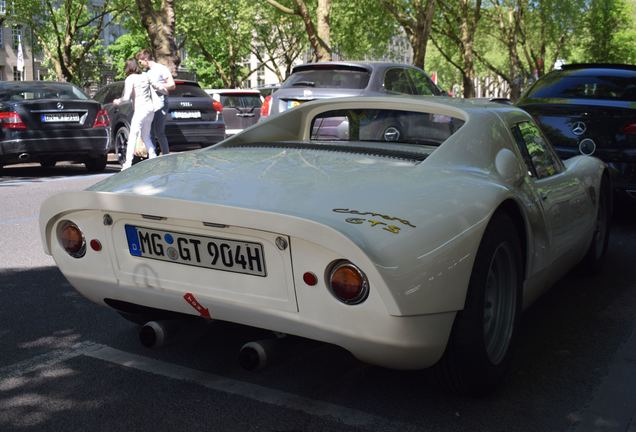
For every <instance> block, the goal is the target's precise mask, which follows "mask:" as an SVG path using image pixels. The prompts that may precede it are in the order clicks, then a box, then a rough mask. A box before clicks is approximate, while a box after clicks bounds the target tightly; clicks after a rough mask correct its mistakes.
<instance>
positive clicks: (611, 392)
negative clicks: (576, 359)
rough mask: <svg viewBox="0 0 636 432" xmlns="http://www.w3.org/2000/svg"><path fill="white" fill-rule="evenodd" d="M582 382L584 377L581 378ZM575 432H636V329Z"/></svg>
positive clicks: (614, 362) (621, 349) (620, 351)
mask: <svg viewBox="0 0 636 432" xmlns="http://www.w3.org/2000/svg"><path fill="white" fill-rule="evenodd" d="M581 379H583V380H584V379H585V377H581ZM582 414H583V415H582V418H581V421H580V422H579V423H577V424H576V425H575V426H574V427H573V428H572V429H571V430H572V431H574V432H636V329H634V330H632V334H631V336H630V337H629V339H628V340H627V342H625V344H624V345H623V346H622V347H621V348H620V349H619V350H618V352H617V353H616V358H615V359H614V361H613V362H612V364H611V365H610V368H609V371H608V374H607V376H606V377H605V379H604V380H603V382H602V383H601V385H600V386H599V389H598V391H597V392H596V395H595V396H594V399H593V400H592V402H591V403H590V405H589V406H588V407H587V408H585V410H584V411H583V413H582Z"/></svg>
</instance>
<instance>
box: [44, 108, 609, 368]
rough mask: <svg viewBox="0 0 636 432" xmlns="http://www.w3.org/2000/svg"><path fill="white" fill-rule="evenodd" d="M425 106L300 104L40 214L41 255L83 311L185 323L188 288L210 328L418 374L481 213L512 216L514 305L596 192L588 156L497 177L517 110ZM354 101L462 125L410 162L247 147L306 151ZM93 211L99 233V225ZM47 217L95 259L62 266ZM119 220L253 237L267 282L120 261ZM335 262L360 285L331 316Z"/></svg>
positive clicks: (458, 303)
mask: <svg viewBox="0 0 636 432" xmlns="http://www.w3.org/2000/svg"><path fill="white" fill-rule="evenodd" d="M439 100H440V99H439V98H436V99H434V100H432V99H426V98H423V99H403V98H377V99H376V98H373V99H372V98H347V99H341V100H329V101H323V102H315V103H308V104H305V105H302V106H301V107H299V108H295V109H293V110H290V111H288V112H286V113H284V114H281V115H279V116H276V117H273V118H272V119H270V120H268V121H266V122H263V123H261V124H259V125H257V126H254V127H252V128H249V129H247V130H246V131H245V132H243V133H241V134H238V135H237V136H235V137H232V138H230V139H228V140H226V141H225V142H224V143H222V144H221V145H217V146H215V147H213V148H209V149H204V150H201V151H196V152H190V153H187V154H185V153H184V154H175V155H169V156H166V157H162V158H157V159H154V160H151V161H147V162H143V163H141V164H139V165H136V166H135V167H133V168H131V169H129V170H126V171H124V172H122V173H120V174H117V175H114V176H112V177H110V178H109V179H107V180H105V181H103V182H101V183H99V184H97V185H95V186H94V187H92V188H90V189H89V190H87V191H83V192H72V193H66V194H62V195H60V196H57V197H53V198H51V199H49V200H48V201H47V202H46V203H44V205H43V207H42V211H41V216H40V223H41V228H42V238H43V242H44V245H45V249H46V250H47V251H48V252H49V253H51V255H52V256H53V257H54V259H55V260H56V262H57V264H58V266H59V267H60V269H61V270H62V272H63V273H64V274H65V276H66V277H67V278H68V279H69V281H70V282H71V283H72V284H73V285H74V286H75V287H76V288H77V289H78V291H80V292H81V293H82V294H84V295H85V296H87V297H88V298H90V299H91V300H93V301H95V302H98V303H103V301H104V299H105V298H111V299H117V300H121V301H126V302H130V303H135V304H139V305H143V306H148V307H153V308H158V309H165V310H172V311H176V312H181V313H187V314H196V311H195V310H194V309H193V308H192V307H191V306H190V305H189V304H187V303H186V302H185V301H184V300H183V295H184V294H185V293H186V292H189V293H193V294H194V295H195V296H196V297H197V299H198V300H199V302H200V303H201V304H203V305H204V306H205V307H207V308H209V310H210V313H211V315H212V317H213V318H218V319H222V320H227V321H232V322H238V323H242V324H247V325H253V326H257V327H262V328H267V329H271V330H275V331H279V332H285V333H290V334H295V335H299V336H303V337H308V338H312V339H316V340H321V341H325V342H329V343H334V344H337V345H340V346H343V347H344V348H346V349H348V350H350V351H351V352H352V353H353V354H354V355H356V356H357V357H359V358H360V359H363V360H365V361H368V362H370V363H374V364H378V365H383V366H389V367H394V368H406V369H412V368H421V367H428V366H431V365H433V364H434V363H435V362H437V361H438V360H439V358H440V357H441V355H442V354H443V352H444V349H445V346H446V342H447V340H448V337H449V334H450V330H451V327H452V324H453V320H454V317H455V314H456V312H457V311H458V310H461V309H462V308H463V305H464V300H465V297H466V290H467V287H468V281H469V279H470V274H471V271H472V265H473V261H474V257H475V253H476V251H477V248H478V247H479V244H480V241H481V238H482V235H483V232H484V230H485V228H486V226H487V225H488V223H489V221H490V218H491V217H492V215H493V214H494V212H495V211H496V210H497V209H498V208H499V207H500V206H501V205H502V203H504V202H506V203H508V204H509V205H514V206H515V208H517V209H518V212H519V215H520V218H521V219H520V221H519V223H520V226H522V229H523V231H525V234H526V241H525V243H526V251H525V255H526V281H525V291H524V300H525V303H526V304H529V303H530V302H531V301H532V300H534V298H536V297H537V296H538V295H539V294H540V293H541V292H542V291H543V290H544V289H546V288H547V287H548V286H549V285H550V284H551V283H553V282H554V281H555V280H557V279H558V278H559V277H561V275H562V274H563V273H564V272H566V271H567V270H568V269H569V268H571V266H572V265H574V264H575V263H576V262H578V261H579V260H580V259H581V258H582V256H583V254H584V253H585V251H586V250H587V247H588V245H589V244H590V241H591V239H592V233H593V229H594V223H595V215H596V207H595V199H596V198H597V196H594V197H592V195H593V194H592V193H591V192H590V191H593V192H595V193H596V194H598V190H599V184H600V178H601V175H602V172H603V169H604V165H603V164H602V163H601V162H600V161H598V160H596V159H594V158H590V157H577V158H573V159H572V160H570V161H568V162H567V166H568V169H567V170H566V171H565V172H564V173H562V174H559V175H557V176H554V178H549V179H546V180H538V181H537V180H536V179H533V178H531V177H530V176H528V175H527V174H525V170H524V169H523V168H522V162H521V159H520V161H519V164H520V165H519V166H520V168H519V170H515V167H514V163H513V162H511V159H510V155H506V156H505V158H504V157H500V158H499V160H500V162H499V167H500V168H499V169H500V170H503V171H505V172H504V173H500V172H499V171H498V170H497V163H496V160H497V154H499V153H500V152H501V150H502V149H507V151H511V152H512V153H514V154H515V155H517V157H519V154H518V149H516V147H515V146H514V141H513V137H512V135H511V133H510V131H509V128H510V127H511V126H512V125H514V124H515V122H518V121H527V120H528V119H529V117H528V116H527V114H525V113H523V112H522V111H520V110H517V109H515V108H512V107H506V106H496V105H483V106H482V105H479V104H471V103H457V102H451V101H448V102H446V101H443V102H440V101H439ZM365 106H374V107H386V108H398V109H407V110H415V111H426V112H435V113H437V114H440V115H449V116H453V117H458V118H461V119H464V120H465V122H466V123H465V125H464V126H463V127H462V128H460V129H459V130H458V131H457V132H456V133H455V134H454V135H452V136H451V137H450V138H449V139H448V140H447V141H445V142H444V143H443V144H442V145H441V146H440V147H439V148H436V149H435V150H434V151H432V153H430V155H429V156H428V157H427V158H426V159H425V160H424V161H422V162H416V161H414V160H409V159H405V158H400V157H393V158H392V157H382V156H375V155H372V154H363V153H348V152H336V151H326V150H316V149H305V148H302V147H299V148H280V147H278V148H277V147H276V146H272V147H264V146H262V145H258V143H261V142H273V141H278V140H284V141H290V140H292V141H303V140H307V139H308V137H309V131H310V130H311V123H310V122H311V119H312V118H313V117H314V116H315V115H316V114H317V113H319V112H322V111H326V110H329V109H335V108H347V107H365ZM252 143H254V144H252ZM236 145H240V146H239V147H235V146H236ZM502 160H503V162H501V161H502ZM502 166H503V167H504V168H501V167H502ZM517 171H518V173H521V174H519V175H518V176H517V177H518V178H515V173H516V172H517ZM544 193H545V194H547V195H548V198H547V199H544V198H543V197H542V196H540V195H541V194H544ZM104 214H109V215H110V216H111V217H112V218H113V220H114V223H113V225H111V226H105V225H104V224H103V223H102V219H103V216H104ZM141 215H153V216H158V217H161V218H163V219H162V220H158V221H155V220H152V221H151V220H148V219H144V218H142V216H141ZM62 220H72V221H73V222H75V223H77V224H78V226H80V228H81V229H82V231H83V232H84V233H85V236H86V237H87V239H92V238H98V239H99V240H100V241H101V242H102V243H103V244H104V249H103V250H102V251H101V252H94V251H92V250H90V249H89V250H88V252H87V254H86V256H85V257H83V258H82V259H76V258H72V257H70V256H69V255H68V254H66V253H65V252H64V251H63V250H62V249H61V247H60V245H59V242H58V241H57V239H56V238H55V232H56V230H55V227H56V226H57V224H58V223H59V222H60V221H62ZM126 221H127V222H128V223H131V224H137V225H140V226H145V227H153V228H156V229H162V230H166V231H170V230H174V231H178V232H188V233H192V234H197V235H203V236H219V237H224V238H231V239H239V240H244V241H257V242H259V243H261V244H263V245H264V248H265V255H266V261H267V263H268V264H267V265H268V277H267V278H261V277H256V276H250V275H241V274H236V273H229V272H223V271H216V270H209V269H203V268H193V267H188V266H183V265H180V264H175V263H170V262H161V261H155V260H148V259H144V258H138V257H133V256H131V255H130V253H129V252H128V249H127V244H126V241H125V235H124V230H123V224H124V223H126ZM352 221H353V222H352ZM204 223H213V224H222V225H227V227H226V228H215V227H209V226H205V225H204ZM278 236H282V237H283V238H285V239H288V241H289V245H290V246H289V248H288V249H287V250H286V251H280V250H279V249H278V248H276V246H275V244H274V242H275V238H276V237H278ZM338 259H347V260H350V261H351V262H353V263H355V264H356V265H357V266H358V267H359V268H361V269H362V270H363V271H364V272H365V274H366V275H367V277H368V279H369V284H370V287H371V289H370V293H369V297H368V298H367V300H366V301H364V302H363V303H361V304H359V305H354V306H350V305H345V304H343V303H341V302H339V301H338V300H336V299H335V298H334V297H333V295H332V294H331V293H330V292H329V291H328V289H327V287H326V286H325V281H324V272H325V269H326V268H327V267H328V265H329V264H330V263H331V262H333V261H335V260H338ZM307 271H310V272H313V273H314V274H316V275H317V276H318V279H319V283H318V284H317V285H316V286H308V285H306V284H305V283H304V282H303V279H302V275H303V273H305V272H307Z"/></svg>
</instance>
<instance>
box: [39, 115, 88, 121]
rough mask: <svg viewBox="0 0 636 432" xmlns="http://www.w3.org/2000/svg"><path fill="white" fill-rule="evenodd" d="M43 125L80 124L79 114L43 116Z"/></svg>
mask: <svg viewBox="0 0 636 432" xmlns="http://www.w3.org/2000/svg"><path fill="white" fill-rule="evenodd" d="M40 118H41V119H42V122H43V123H73V122H75V123H79V121H80V116H79V114H66V113H59V114H58V113H56V114H42V115H41V117H40Z"/></svg>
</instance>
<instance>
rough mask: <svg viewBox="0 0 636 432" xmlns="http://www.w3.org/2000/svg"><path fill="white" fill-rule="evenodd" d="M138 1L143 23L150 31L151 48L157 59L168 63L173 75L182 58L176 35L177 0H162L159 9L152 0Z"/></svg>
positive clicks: (162, 62) (165, 63)
mask: <svg viewBox="0 0 636 432" xmlns="http://www.w3.org/2000/svg"><path fill="white" fill-rule="evenodd" d="M136 1H137V7H138V8H139V15H140V16H141V23H142V25H143V26H144V28H145V29H146V32H147V33H148V38H149V39H150V45H151V46H150V49H151V50H152V51H153V53H154V55H155V60H156V61H157V62H158V63H161V64H164V65H166V66H167V67H168V69H170V71H171V72H172V75H176V74H177V68H178V67H179V64H181V58H180V57H179V51H178V49H177V43H176V41H175V37H174V29H175V13H174V2H175V0H162V1H161V8H160V10H158V11H156V10H155V9H154V7H153V2H152V0H136Z"/></svg>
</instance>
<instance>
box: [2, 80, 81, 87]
mask: <svg viewBox="0 0 636 432" xmlns="http://www.w3.org/2000/svg"><path fill="white" fill-rule="evenodd" d="M45 85H60V86H68V87H77V86H76V85H75V84H73V83H69V82H64V81H0V87H20V86H24V87H31V88H32V87H41V86H45Z"/></svg>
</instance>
